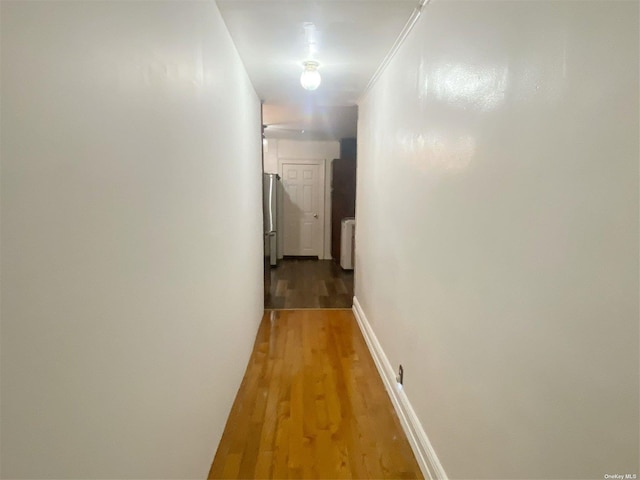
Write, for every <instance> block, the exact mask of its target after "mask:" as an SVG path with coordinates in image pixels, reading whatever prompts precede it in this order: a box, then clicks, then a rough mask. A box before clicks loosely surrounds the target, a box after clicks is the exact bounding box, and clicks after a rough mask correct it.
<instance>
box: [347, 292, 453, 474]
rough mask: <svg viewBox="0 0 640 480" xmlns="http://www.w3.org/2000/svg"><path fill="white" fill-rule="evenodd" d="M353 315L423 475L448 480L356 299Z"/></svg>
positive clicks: (354, 299)
mask: <svg viewBox="0 0 640 480" xmlns="http://www.w3.org/2000/svg"><path fill="white" fill-rule="evenodd" d="M353 314H354V315H355V317H356V320H357V321H358V325H359V326H360V330H361V331H362V335H363V336H364V339H365V341H366V342H367V345H368V347H369V351H370V352H371V356H372V357H373V360H374V362H375V363H376V367H378V372H379V373H380V376H381V377H382V381H383V382H384V386H385V388H386V389H387V393H388V394H389V397H391V402H392V403H393V407H394V408H395V410H396V413H397V414H398V417H399V418H400V423H401V424H402V428H403V429H404V432H405V434H406V435H407V439H408V440H409V444H410V445H411V449H412V450H413V453H414V455H415V457H416V460H417V462H418V465H419V466H420V470H422V474H423V475H424V477H425V478H428V479H430V480H448V477H447V474H446V473H445V471H444V469H443V468H442V464H441V463H440V460H438V456H437V455H436V452H435V451H434V450H433V446H432V445H431V442H429V438H428V437H427V434H426V433H425V431H424V429H423V428H422V424H421V423H420V421H419V420H418V417H417V416H416V413H415V412H414V410H413V407H412V406H411V402H410V401H409V398H407V394H406V393H405V392H404V390H403V389H402V386H401V385H400V384H398V383H397V382H396V374H395V371H394V369H393V367H392V366H391V363H390V362H389V359H388V358H387V356H386V355H385V353H384V351H383V350H382V347H381V346H380V343H379V342H378V339H377V337H376V334H375V333H374V332H373V330H372V329H371V325H370V324H369V321H368V320H367V317H366V315H365V314H364V311H363V310H362V307H361V306H360V303H359V302H358V299H357V298H356V297H353Z"/></svg>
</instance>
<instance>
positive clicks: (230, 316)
mask: <svg viewBox="0 0 640 480" xmlns="http://www.w3.org/2000/svg"><path fill="white" fill-rule="evenodd" d="M1 8H2V12H1V13H2V25H1V27H2V28H1V30H2V38H1V40H2V112H1V113H2V197H1V202H2V211H1V213H2V412H1V413H2V415H1V416H2V424H1V430H2V477H3V478H21V477H22V478H71V477H73V478H204V477H205V476H206V474H207V472H208V469H209V467H210V464H211V461H212V459H213V455H214V453H215V450H216V447H217V444H218V441H219V439H220V436H221V434H222V430H223V428H224V425H225V422H226V418H227V415H228V412H229V409H230V407H231V404H232V402H233V399H234V396H235V394H236V391H237V388H238V386H239V383H240V380H241V378H242V375H243V372H244V369H245V366H246V362H247V359H248V357H249V355H250V351H251V347H252V344H253V341H254V338H255V332H256V328H257V324H258V322H259V320H260V317H261V314H262V302H263V298H262V290H263V289H262V214H261V205H262V204H261V194H260V192H261V178H260V171H261V168H260V162H261V157H260V103H259V100H258V98H257V96H256V94H255V92H254V90H253V87H252V86H251V84H250V82H249V79H248V77H247V75H246V73H245V71H244V68H243V66H242V63H241V62H240V60H239V57H238V55H237V53H236V51H235V48H234V46H233V44H232V43H231V40H230V38H229V35H228V33H227V31H226V28H225V26H224V24H223V22H222V20H221V18H220V15H219V13H218V11H217V7H216V5H215V3H214V2H213V1H208V2H201V1H194V2H190V1H169V2H84V1H76V2H57V1H42V2H23V1H17V2H11V1H3V2H2V7H1Z"/></svg>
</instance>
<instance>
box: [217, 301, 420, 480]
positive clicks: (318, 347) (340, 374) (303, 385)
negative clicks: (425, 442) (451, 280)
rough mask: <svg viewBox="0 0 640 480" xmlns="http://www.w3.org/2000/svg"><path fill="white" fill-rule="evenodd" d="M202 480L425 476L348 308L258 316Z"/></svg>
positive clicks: (275, 312)
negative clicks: (234, 393)
mask: <svg viewBox="0 0 640 480" xmlns="http://www.w3.org/2000/svg"><path fill="white" fill-rule="evenodd" d="M209 478H234V479H236V478H245V479H249V478H297V479H303V478H305V479H306V478H313V479H336V478H362V479H381V478H394V479H398V478H423V477H422V475H421V473H420V469H419V467H418V465H417V463H416V461H415V458H414V456H413V453H412V451H411V449H410V447H409V443H408V441H407V439H406V437H405V435H404V433H403V431H402V428H401V426H400V423H399V420H398V418H397V416H396V414H395V411H394V410H393V407H392V405H391V401H390V399H389V397H388V395H387V393H386V391H385V389H384V385H383V384H382V380H381V379H380V377H379V375H378V372H377V370H376V367H375V365H374V363H373V359H372V358H371V355H370V354H369V351H368V350H367V346H366V344H365V342H364V339H363V337H362V334H361V333H360V330H359V328H358V325H357V323H356V321H355V319H354V317H353V313H351V311H348V310H297V311H272V312H267V313H266V314H265V316H264V318H263V320H262V323H261V325H260V329H259V331H258V335H257V338H256V343H255V346H254V350H253V354H252V356H251V359H250V361H249V365H248V367H247V371H246V373H245V376H244V379H243V381H242V385H241V386H240V390H239V391H238V395H237V397H236V400H235V403H234V405H233V408H232V410H231V413H230V415H229V419H228V421H227V425H226V428H225V431H224V434H223V436H222V440H221V442H220V445H219V447H218V451H217V453H216V455H215V459H214V461H213V465H212V466H211V471H210V472H209Z"/></svg>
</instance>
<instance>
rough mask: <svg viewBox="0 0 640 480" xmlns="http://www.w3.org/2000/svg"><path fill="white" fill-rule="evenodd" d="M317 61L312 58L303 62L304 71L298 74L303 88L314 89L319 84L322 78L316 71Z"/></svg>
mask: <svg viewBox="0 0 640 480" xmlns="http://www.w3.org/2000/svg"><path fill="white" fill-rule="evenodd" d="M319 66H320V65H319V64H318V62H314V61H312V60H310V61H307V62H304V72H302V75H301V76H300V85H302V88H304V89H305V90H315V89H316V88H318V87H319V86H320V82H321V81H322V79H321V78H320V72H318V67H319Z"/></svg>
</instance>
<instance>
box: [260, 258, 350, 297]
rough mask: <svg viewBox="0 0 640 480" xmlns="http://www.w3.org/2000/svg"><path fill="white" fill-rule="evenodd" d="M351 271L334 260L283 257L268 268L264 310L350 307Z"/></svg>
mask: <svg viewBox="0 0 640 480" xmlns="http://www.w3.org/2000/svg"><path fill="white" fill-rule="evenodd" d="M352 305H353V271H352V270H349V271H345V270H342V268H340V265H338V264H337V263H335V262H334V261H333V260H306V259H305V260H297V259H283V260H281V261H279V262H278V266H277V267H276V268H272V269H271V288H270V289H269V293H268V294H267V295H265V299H264V306H265V308H267V309H281V308H285V309H290V308H295V309H299V308H351V306H352Z"/></svg>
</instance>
